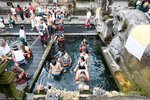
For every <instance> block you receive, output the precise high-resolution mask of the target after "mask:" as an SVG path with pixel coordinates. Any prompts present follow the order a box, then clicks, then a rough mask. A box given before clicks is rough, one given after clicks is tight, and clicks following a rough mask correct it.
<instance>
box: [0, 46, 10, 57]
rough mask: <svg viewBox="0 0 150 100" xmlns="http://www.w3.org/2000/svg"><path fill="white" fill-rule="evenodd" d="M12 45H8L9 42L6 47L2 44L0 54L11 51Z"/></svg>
mask: <svg viewBox="0 0 150 100" xmlns="http://www.w3.org/2000/svg"><path fill="white" fill-rule="evenodd" d="M10 50H11V49H10V47H9V46H8V44H6V45H5V47H1V46H0V55H1V56H3V55H6V54H7V53H9V52H10Z"/></svg>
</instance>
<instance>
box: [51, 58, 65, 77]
mask: <svg viewBox="0 0 150 100" xmlns="http://www.w3.org/2000/svg"><path fill="white" fill-rule="evenodd" d="M62 69H63V68H62V67H61V64H60V63H59V62H58V61H56V60H52V62H51V63H50V74H52V76H53V77H54V79H56V80H59V79H60V76H61V71H62Z"/></svg>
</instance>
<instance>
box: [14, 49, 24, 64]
mask: <svg viewBox="0 0 150 100" xmlns="http://www.w3.org/2000/svg"><path fill="white" fill-rule="evenodd" d="M13 54H14V56H15V58H16V61H17V62H18V61H22V60H24V59H25V57H24V55H23V52H22V50H17V51H13Z"/></svg>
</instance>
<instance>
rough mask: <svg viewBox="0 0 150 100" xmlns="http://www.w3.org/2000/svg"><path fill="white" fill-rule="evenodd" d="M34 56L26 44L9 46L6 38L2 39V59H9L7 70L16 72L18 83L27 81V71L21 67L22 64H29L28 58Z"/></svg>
mask: <svg viewBox="0 0 150 100" xmlns="http://www.w3.org/2000/svg"><path fill="white" fill-rule="evenodd" d="M31 57H32V51H31V49H30V48H29V47H28V46H25V45H24V44H21V45H13V46H9V45H8V44H7V43H6V41H5V40H4V39H1V40H0V59H1V60H4V61H7V62H8V66H7V70H9V71H10V70H12V71H13V72H15V73H16V78H17V79H16V81H15V82H16V84H21V83H25V82H27V80H24V79H26V78H27V74H26V72H25V71H24V70H23V69H22V68H20V67H19V65H21V64H27V62H26V59H27V58H31Z"/></svg>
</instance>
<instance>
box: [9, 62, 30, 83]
mask: <svg viewBox="0 0 150 100" xmlns="http://www.w3.org/2000/svg"><path fill="white" fill-rule="evenodd" d="M12 71H13V72H14V73H16V74H17V79H16V80H15V83H16V84H17V85H21V84H24V83H26V82H27V73H26V72H25V71H24V70H23V69H22V68H20V67H19V65H18V64H17V63H15V66H14V67H13V68H12Z"/></svg>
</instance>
